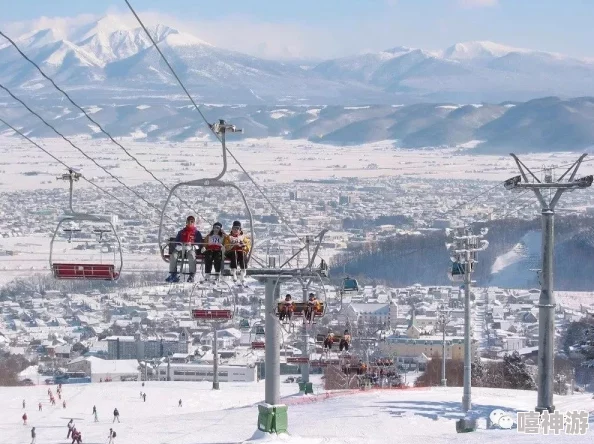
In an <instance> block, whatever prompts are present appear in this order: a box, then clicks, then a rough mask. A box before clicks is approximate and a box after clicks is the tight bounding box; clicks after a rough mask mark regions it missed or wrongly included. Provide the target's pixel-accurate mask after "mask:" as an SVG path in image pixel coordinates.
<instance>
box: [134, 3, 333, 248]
mask: <svg viewBox="0 0 594 444" xmlns="http://www.w3.org/2000/svg"><path fill="white" fill-rule="evenodd" d="M124 1H125V2H126V5H128V8H129V9H130V11H131V12H132V14H133V15H134V17H135V18H136V20H137V21H138V23H139V24H140V26H141V27H142V29H143V30H144V32H145V34H146V35H147V37H148V38H149V40H150V41H151V43H152V44H153V46H154V47H155V49H156V50H157V51H158V52H159V55H160V56H161V58H162V59H163V61H164V62H165V64H166V65H167V67H168V68H169V70H170V71H171V73H172V74H173V76H174V77H175V79H176V80H177V82H178V83H179V85H180V86H181V88H182V89H183V90H184V92H185V93H186V95H187V96H188V98H189V99H190V102H192V105H194V108H196V111H198V113H199V114H200V116H201V117H202V120H204V123H205V124H206V125H207V126H208V128H209V129H210V131H211V132H212V133H213V134H214V136H215V137H216V138H217V139H218V140H219V142H221V143H222V140H221V138H220V137H219V135H218V134H217V133H216V131H215V130H214V128H213V126H212V125H211V124H210V123H209V122H208V120H207V119H206V116H205V115H204V114H203V113H202V110H201V109H200V107H199V106H198V104H197V103H196V102H195V101H194V99H193V98H192V95H191V94H190V93H189V91H188V90H187V88H186V87H185V86H184V84H183V82H182V81H181V79H180V78H179V76H178V75H177V73H176V72H175V70H174V69H173V67H172V66H171V64H170V63H169V61H168V60H167V58H166V57H165V55H164V54H163V52H162V51H161V48H159V45H158V44H157V42H156V41H155V39H154V38H153V36H152V35H151V34H150V32H149V31H148V29H147V27H146V26H145V24H144V23H143V21H142V20H141V18H140V17H139V16H138V14H137V13H136V11H135V10H134V8H133V7H132V5H131V4H130V2H129V1H128V0H124ZM225 149H226V150H227V152H228V153H229V155H230V156H231V157H232V158H233V160H235V162H236V163H237V165H238V166H239V168H241V170H242V171H243V173H244V174H245V175H246V176H247V178H248V179H249V180H250V181H251V182H252V184H253V185H254V187H255V188H256V189H257V190H258V192H259V193H260V194H261V195H262V197H264V199H265V200H266V202H268V204H269V205H270V207H271V208H272V209H273V210H274V211H275V212H276V213H277V214H278V215H279V216H280V218H281V219H282V220H283V223H284V224H285V225H286V226H287V228H288V229H289V231H291V232H292V233H293V234H294V235H295V236H297V238H298V239H299V240H300V241H301V243H302V244H303V245H305V242H304V241H303V240H301V238H300V237H299V235H298V234H297V232H296V231H295V230H294V229H293V228H292V227H291V226H290V225H289V223H288V222H287V218H286V217H285V216H284V215H283V213H282V212H281V211H280V210H279V208H278V207H277V206H276V205H274V203H273V202H272V201H271V200H270V198H269V197H268V196H267V195H266V193H264V191H263V190H262V188H260V186H259V185H258V184H257V183H256V181H255V180H254V179H253V177H252V176H251V175H250V174H249V173H248V172H247V170H246V169H245V168H244V167H243V165H242V164H241V163H240V162H239V160H238V159H237V157H235V155H234V154H233V153H232V152H231V150H229V148H227V147H225ZM320 257H321V256H320Z"/></svg>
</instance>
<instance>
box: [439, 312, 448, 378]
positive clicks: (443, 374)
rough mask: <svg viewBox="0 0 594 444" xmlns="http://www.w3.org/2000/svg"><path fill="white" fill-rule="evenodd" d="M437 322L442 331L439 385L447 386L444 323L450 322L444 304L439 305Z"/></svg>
mask: <svg viewBox="0 0 594 444" xmlns="http://www.w3.org/2000/svg"><path fill="white" fill-rule="evenodd" d="M438 319H439V322H440V324H441V332H442V352H441V385H442V387H447V385H448V380H447V378H446V334H445V331H446V325H447V324H448V323H449V322H450V312H449V311H448V310H446V306H445V305H441V306H440V313H439V318H438Z"/></svg>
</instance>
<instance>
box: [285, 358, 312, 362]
mask: <svg viewBox="0 0 594 444" xmlns="http://www.w3.org/2000/svg"><path fill="white" fill-rule="evenodd" d="M308 362H309V358H304V357H292V358H287V364H307V363H308Z"/></svg>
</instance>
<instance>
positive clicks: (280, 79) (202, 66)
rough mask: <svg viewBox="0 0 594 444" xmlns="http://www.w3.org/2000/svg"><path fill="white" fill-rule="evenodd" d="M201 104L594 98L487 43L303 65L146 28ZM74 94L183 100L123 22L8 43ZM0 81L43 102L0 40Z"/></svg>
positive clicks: (554, 63)
mask: <svg viewBox="0 0 594 444" xmlns="http://www.w3.org/2000/svg"><path fill="white" fill-rule="evenodd" d="M150 32H151V33H152V35H153V36H154V37H155V39H156V40H157V41H158V43H159V45H160V47H161V49H162V50H163V52H164V53H165V55H166V56H167V57H168V59H169V60H170V61H171V63H172V65H173V66H174V67H175V68H176V70H177V72H178V73H179V75H180V77H181V78H182V80H183V81H184V83H185V84H186V85H187V86H188V87H189V88H190V90H191V91H192V93H193V94H194V95H195V96H196V98H197V99H198V100H201V101H205V102H214V103H247V104H277V103H279V102H282V103H288V104H289V103H290V104H297V103H313V104H316V103H318V104H320V103H321V104H342V105H352V104H361V103H365V104H369V103H373V104H392V103H412V102H419V101H454V102H459V103H475V102H482V101H488V102H500V101H504V100H515V101H523V100H529V99H532V98H536V97H542V96H550V95H559V96H585V95H594V62H592V61H589V60H585V59H584V60H581V59H576V58H571V57H566V56H563V55H558V54H552V53H547V52H540V51H532V50H528V49H519V48H512V47H507V46H503V45H499V44H496V43H492V42H467V43H458V44H456V45H453V46H451V47H449V48H446V49H444V50H441V51H426V50H423V49H418V48H405V47H395V48H392V49H388V50H385V51H381V52H378V53H369V54H360V55H353V56H350V57H345V58H340V59H335V60H328V61H324V62H322V63H319V64H315V65H310V66H302V65H300V64H299V63H289V62H279V61H273V60H265V59H259V58H256V57H252V56H249V55H246V54H241V53H238V52H234V51H229V50H226V49H222V48H217V47H215V46H213V45H211V44H209V43H207V42H204V41H202V40H201V39H199V38H198V37H196V36H194V35H191V34H187V33H183V32H179V31H178V30H176V29H173V28H171V27H169V26H166V25H157V26H152V27H151V28H150ZM10 36H11V37H12V38H13V39H14V40H15V41H16V42H17V44H19V46H21V48H22V49H23V51H24V52H25V53H26V54H27V55H29V56H30V57H31V58H33V59H34V60H35V61H36V62H38V63H39V64H40V65H41V67H42V68H43V69H44V70H46V71H47V72H48V74H50V75H52V76H53V77H55V80H56V81H57V82H58V83H59V84H60V85H61V86H64V87H66V88H68V89H70V90H79V89H84V90H85V92H84V94H82V93H80V95H81V96H84V99H85V100H87V101H88V102H89V104H90V102H92V101H93V100H96V98H97V97H103V98H106V97H109V98H110V99H118V98H121V97H170V96H172V95H179V93H180V90H179V87H178V86H177V84H176V83H175V79H174V78H173V77H172V75H171V73H170V72H169V71H168V69H167V67H166V66H165V65H164V63H163V62H162V61H161V60H160V59H159V55H158V53H157V52H156V50H155V49H154V48H152V47H151V45H150V41H149V40H148V38H147V37H146V36H145V34H144V32H143V31H142V29H141V28H139V27H134V26H130V25H129V24H128V23H127V22H125V21H123V20H121V18H120V17H119V16H116V15H107V16H104V17H102V18H100V19H98V20H97V19H89V21H88V22H85V23H82V24H77V25H76V26H68V27H66V26H62V27H59V26H54V27H51V28H44V27H41V28H39V27H33V26H32V27H31V29H21V32H19V33H18V35H10ZM0 82H2V83H3V84H5V85H7V86H11V87H14V88H18V89H20V90H21V92H23V91H25V92H28V93H30V94H32V93H34V94H36V95H38V96H39V95H40V94H45V93H46V92H47V93H49V92H50V91H51V90H50V88H51V86H48V83H47V82H46V81H42V79H41V78H40V76H39V74H38V73H37V72H36V71H35V70H34V68H33V67H32V66H31V65H29V64H28V63H27V62H26V61H24V60H23V59H22V58H21V57H20V55H19V54H18V53H17V52H16V51H15V49H14V48H12V47H11V46H10V45H9V44H8V42H7V41H6V40H4V39H3V38H0Z"/></svg>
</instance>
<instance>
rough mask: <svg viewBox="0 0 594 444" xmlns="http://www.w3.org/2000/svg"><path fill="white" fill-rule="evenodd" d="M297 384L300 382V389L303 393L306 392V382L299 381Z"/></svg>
mask: <svg viewBox="0 0 594 444" xmlns="http://www.w3.org/2000/svg"><path fill="white" fill-rule="evenodd" d="M297 384H299V391H300V392H301V393H305V390H306V387H305V384H306V383H305V382H298V383H297Z"/></svg>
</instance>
